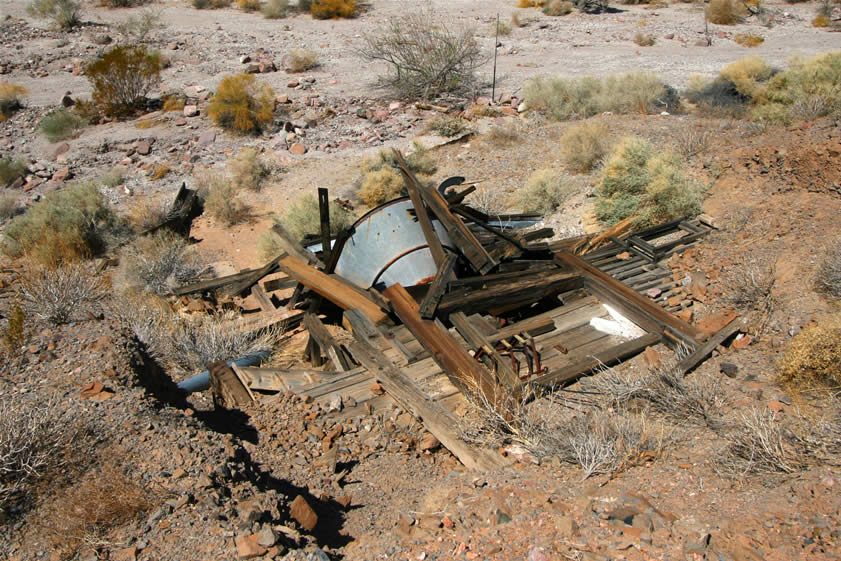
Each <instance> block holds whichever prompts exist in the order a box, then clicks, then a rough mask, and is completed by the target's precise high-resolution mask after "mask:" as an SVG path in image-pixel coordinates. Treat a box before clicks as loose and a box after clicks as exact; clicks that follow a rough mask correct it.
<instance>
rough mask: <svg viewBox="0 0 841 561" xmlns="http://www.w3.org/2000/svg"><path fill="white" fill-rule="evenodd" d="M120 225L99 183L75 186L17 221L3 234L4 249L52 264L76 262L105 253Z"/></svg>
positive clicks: (32, 209)
mask: <svg viewBox="0 0 841 561" xmlns="http://www.w3.org/2000/svg"><path fill="white" fill-rule="evenodd" d="M117 222H118V221H117V219H116V217H115V215H114V214H113V212H112V211H111V208H110V207H109V206H108V203H107V202H106V200H105V197H103V195H102V193H101V192H100V191H99V187H98V186H97V185H96V184H94V183H80V184H75V185H71V186H69V187H67V188H65V189H62V190H60V191H55V192H53V193H51V194H50V195H49V196H48V197H47V198H46V199H43V200H41V201H39V202H37V203H35V204H34V205H32V207H30V209H29V210H28V211H27V212H26V213H25V214H23V215H21V216H18V217H17V218H15V219H13V220H12V221H11V222H10V223H9V224H8V225H7V226H6V229H5V231H4V232H3V239H2V250H3V252H4V253H5V254H6V255H8V256H10V257H21V256H23V255H29V256H31V257H32V258H33V259H35V260H37V261H39V262H41V263H44V264H48V265H54V264H59V263H64V262H67V261H74V260H78V259H82V258H85V257H88V256H90V255H93V254H96V253H97V252H99V251H101V250H102V249H103V248H104V247H105V245H106V237H107V235H108V231H109V229H111V228H114V227H115V226H116V225H117Z"/></svg>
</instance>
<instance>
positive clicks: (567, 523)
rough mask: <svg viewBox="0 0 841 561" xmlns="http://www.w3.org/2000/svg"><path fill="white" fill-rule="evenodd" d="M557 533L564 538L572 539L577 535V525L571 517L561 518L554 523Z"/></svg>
mask: <svg viewBox="0 0 841 561" xmlns="http://www.w3.org/2000/svg"><path fill="white" fill-rule="evenodd" d="M555 525H556V527H557V529H558V532H559V533H560V534H561V535H562V536H563V537H565V538H572V537H575V536H577V535H578V524H577V523H576V522H575V520H574V519H573V518H572V517H571V516H566V515H564V516H561V517H559V518H558V520H557V522H556V523H555Z"/></svg>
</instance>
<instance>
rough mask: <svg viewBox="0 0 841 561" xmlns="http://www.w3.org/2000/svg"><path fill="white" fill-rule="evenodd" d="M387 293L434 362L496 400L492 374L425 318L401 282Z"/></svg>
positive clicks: (491, 401) (464, 384)
mask: <svg viewBox="0 0 841 561" xmlns="http://www.w3.org/2000/svg"><path fill="white" fill-rule="evenodd" d="M384 295H385V297H386V298H388V300H389V302H391V305H392V307H393V308H394V311H395V313H396V314H397V316H398V317H399V318H400V320H401V321H402V322H403V325H405V326H406V327H407V328H408V329H409V331H411V332H412V334H413V335H414V336H415V338H416V339H417V340H418V341H419V342H420V343H421V345H423V347H424V348H425V349H426V350H427V351H429V353H430V354H431V355H432V358H433V359H434V360H435V362H436V363H437V364H438V365H439V366H440V367H441V369H442V370H443V371H444V372H445V373H446V374H447V375H448V376H450V377H451V378H453V379H455V380H459V381H460V382H461V383H462V385H463V386H464V388H465V389H468V390H470V391H480V392H482V393H483V394H484V395H485V397H486V398H487V399H488V400H489V401H490V403H494V402H495V400H496V397H497V392H496V384H495V383H494V380H493V376H492V375H491V373H490V372H488V370H486V369H485V368H484V367H483V366H482V365H480V364H479V363H478V362H476V361H475V360H474V359H473V357H471V356H470V355H469V354H468V353H467V351H466V350H465V349H464V347H462V346H461V345H459V344H458V342H457V341H456V340H455V339H454V338H453V337H452V335H450V333H449V332H448V331H447V330H446V329H441V328H439V327H438V326H437V325H435V323H434V322H432V321H429V320H425V319H423V318H422V317H420V314H418V305H417V303H416V302H415V301H414V300H413V299H412V297H411V296H410V295H409V293H408V292H406V289H405V288H403V287H402V286H400V285H399V284H394V285H392V286H390V287H388V288H387V289H386V290H385V292H384Z"/></svg>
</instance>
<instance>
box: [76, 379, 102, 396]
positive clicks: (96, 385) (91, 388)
mask: <svg viewBox="0 0 841 561" xmlns="http://www.w3.org/2000/svg"><path fill="white" fill-rule="evenodd" d="M104 389H105V386H103V385H102V384H101V383H100V382H90V383H88V384H86V385H85V386H84V387H83V388H82V391H81V392H79V395H80V396H81V398H82V399H89V398H91V397H93V396H95V395H96V394H98V393H99V392H101V391H102V390H104Z"/></svg>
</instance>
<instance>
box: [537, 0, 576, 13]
mask: <svg viewBox="0 0 841 561" xmlns="http://www.w3.org/2000/svg"><path fill="white" fill-rule="evenodd" d="M574 6H575V5H574V4H573V3H572V2H566V1H564V0H550V1H549V2H547V3H546V5H544V6H543V13H544V14H546V15H547V16H555V17H557V16H566V15H568V14H571V13H572V9H573V7H574Z"/></svg>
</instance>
